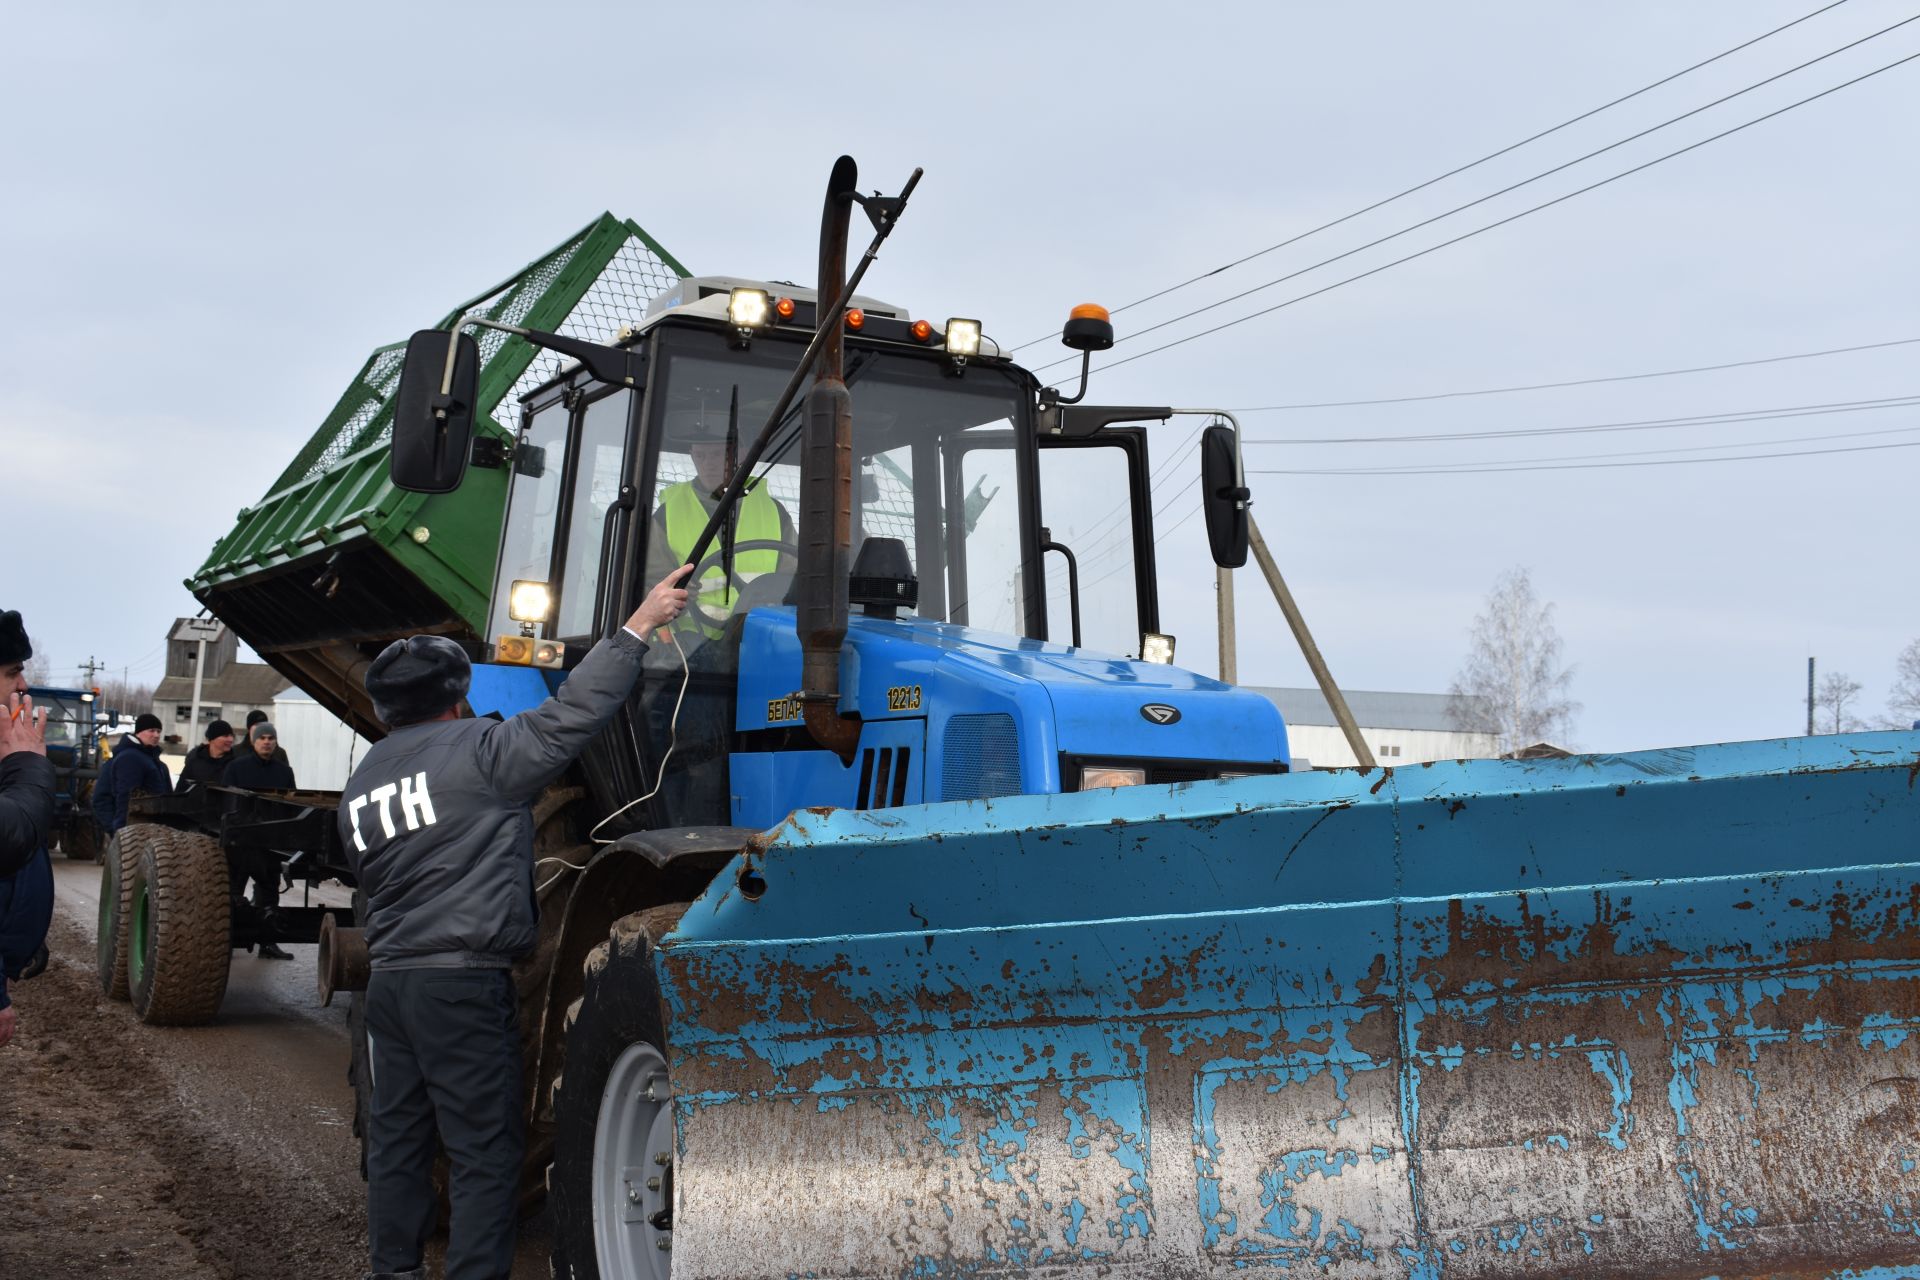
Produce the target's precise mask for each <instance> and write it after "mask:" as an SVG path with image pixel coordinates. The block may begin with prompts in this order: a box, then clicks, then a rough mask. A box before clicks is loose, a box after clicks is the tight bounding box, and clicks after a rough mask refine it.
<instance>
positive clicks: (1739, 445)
mask: <svg viewBox="0 0 1920 1280" xmlns="http://www.w3.org/2000/svg"><path fill="white" fill-rule="evenodd" d="M1911 431H1920V426H1909V427H1887V428H1884V429H1882V430H1877V431H1828V432H1822V433H1821V434H1819V435H1812V436H1782V437H1780V438H1779V439H1777V440H1736V441H1731V442H1729V443H1727V444H1689V445H1679V446H1676V447H1675V448H1672V449H1630V450H1627V451H1625V452H1620V453H1568V454H1562V455H1560V456H1558V457H1552V458H1506V459H1493V458H1482V459H1476V460H1474V461H1471V462H1405V463H1383V464H1381V465H1379V466H1370V467H1351V468H1339V467H1336V468H1330V469H1329V470H1332V471H1355V472H1364V473H1366V474H1369V475H1397V474H1399V473H1401V472H1405V471H1416V472H1419V473H1421V474H1423V475H1439V474H1452V473H1454V472H1457V471H1458V472H1471V471H1472V470H1474V469H1475V468H1479V467H1494V466H1508V465H1513V466H1521V465H1525V464H1530V463H1535V462H1581V461H1585V460H1587V459H1590V458H1653V457H1659V456H1662V455H1665V454H1674V453H1709V452H1712V451H1714V450H1716V449H1752V448H1755V447H1757V446H1762V445H1764V446H1767V447H1772V446H1773V445H1777V444H1814V443H1825V442H1827V441H1830V440H1863V439H1868V438H1870V437H1875V436H1897V435H1905V434H1907V433H1908V432H1911Z"/></svg>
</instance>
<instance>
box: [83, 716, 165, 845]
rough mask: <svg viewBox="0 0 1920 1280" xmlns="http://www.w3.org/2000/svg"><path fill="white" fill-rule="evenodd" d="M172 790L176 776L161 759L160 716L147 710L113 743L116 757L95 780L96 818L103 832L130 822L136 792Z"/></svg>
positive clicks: (151, 792) (106, 833)
mask: <svg viewBox="0 0 1920 1280" xmlns="http://www.w3.org/2000/svg"><path fill="white" fill-rule="evenodd" d="M172 790H173V777H172V775H170V774H169V773H168V772H167V766H165V765H164V764H161V763H160V717H159V716H156V715H154V714H152V713H151V712H146V713H143V714H142V715H140V716H139V717H138V718H137V719H136V720H134V722H133V732H132V733H127V734H122V735H121V736H120V741H118V742H116V743H114V744H113V758H112V759H110V760H108V761H107V763H106V766H105V767H104V768H102V769H101V770H100V777H99V779H98V780H97V781H96V782H95V783H94V784H93V821H94V824H95V825H96V826H98V827H99V828H100V834H101V835H102V836H111V835H112V834H113V833H114V832H116V831H118V830H119V829H120V828H122V827H124V826H126V825H127V801H129V800H131V799H133V793H134V792H136V791H144V792H146V793H148V794H149V795H156V796H164V795H167V794H169V793H170V792H172Z"/></svg>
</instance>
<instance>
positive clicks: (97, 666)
mask: <svg viewBox="0 0 1920 1280" xmlns="http://www.w3.org/2000/svg"><path fill="white" fill-rule="evenodd" d="M105 669H106V664H105V663H103V662H101V661H100V659H98V658H88V659H87V660H86V661H85V662H83V663H81V664H80V670H82V671H84V672H86V673H87V688H89V689H92V688H96V687H97V685H96V682H95V680H94V675H95V674H96V673H97V672H100V671H103V670H105Z"/></svg>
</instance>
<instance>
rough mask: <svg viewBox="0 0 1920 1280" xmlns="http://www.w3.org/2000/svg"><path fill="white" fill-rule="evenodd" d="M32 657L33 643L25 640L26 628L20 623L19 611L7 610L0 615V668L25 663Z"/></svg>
mask: <svg viewBox="0 0 1920 1280" xmlns="http://www.w3.org/2000/svg"><path fill="white" fill-rule="evenodd" d="M32 656H33V642H32V641H30V640H28V639H27V628H26V625H25V624H24V623H22V622H21V621H20V611H19V610H18V609H9V610H7V611H6V612H5V613H0V667H10V666H12V665H13V664H14V663H16V662H25V661H26V660H27V659H28V658H31V657H32Z"/></svg>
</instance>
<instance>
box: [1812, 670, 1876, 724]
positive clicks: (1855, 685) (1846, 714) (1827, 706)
mask: <svg viewBox="0 0 1920 1280" xmlns="http://www.w3.org/2000/svg"><path fill="white" fill-rule="evenodd" d="M1859 696H1860V682H1859V681H1858V680H1855V679H1854V678H1853V677H1851V676H1849V675H1848V674H1847V673H1846V672H1844V671H1829V672H1827V674H1826V675H1824V676H1822V677H1820V689H1819V691H1818V692H1817V693H1816V694H1815V695H1814V699H1813V705H1814V712H1815V714H1814V719H1813V725H1814V728H1816V729H1818V730H1819V731H1820V732H1821V733H1855V732H1858V731H1859V730H1861V729H1864V728H1866V726H1865V725H1864V724H1862V723H1860V720H1859V718H1858V717H1856V716H1855V715H1854V714H1853V704H1854V701H1855V700H1856V699H1857V698H1859Z"/></svg>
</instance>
